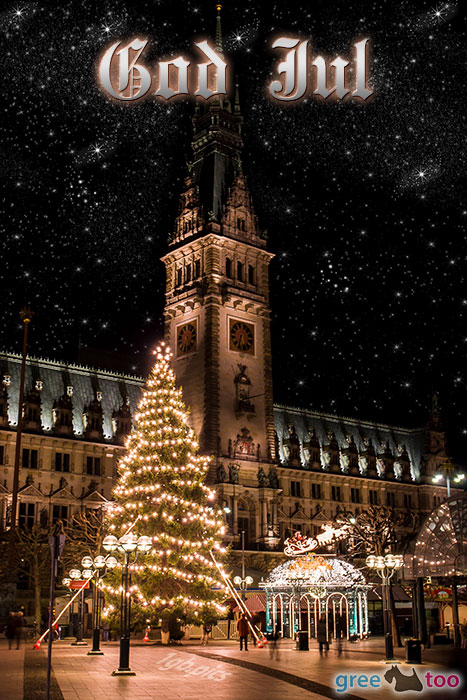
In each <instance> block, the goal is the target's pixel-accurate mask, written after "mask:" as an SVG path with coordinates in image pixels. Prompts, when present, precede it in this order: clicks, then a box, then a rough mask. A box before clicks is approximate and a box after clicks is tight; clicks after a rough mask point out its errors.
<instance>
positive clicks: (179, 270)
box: [177, 267, 182, 287]
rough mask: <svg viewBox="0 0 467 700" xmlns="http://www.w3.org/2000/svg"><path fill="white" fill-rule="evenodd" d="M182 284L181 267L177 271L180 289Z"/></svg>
mask: <svg viewBox="0 0 467 700" xmlns="http://www.w3.org/2000/svg"><path fill="white" fill-rule="evenodd" d="M181 283H182V268H181V267H180V268H179V269H178V270H177V287H180V285H181Z"/></svg>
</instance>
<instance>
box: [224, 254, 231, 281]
mask: <svg viewBox="0 0 467 700" xmlns="http://www.w3.org/2000/svg"><path fill="white" fill-rule="evenodd" d="M225 276H226V277H230V278H232V261H231V259H230V258H226V259H225Z"/></svg>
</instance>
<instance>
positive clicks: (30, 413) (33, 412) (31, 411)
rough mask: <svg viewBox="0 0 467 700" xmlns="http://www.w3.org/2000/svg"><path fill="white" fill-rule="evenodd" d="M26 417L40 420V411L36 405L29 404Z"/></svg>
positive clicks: (31, 419)
mask: <svg viewBox="0 0 467 700" xmlns="http://www.w3.org/2000/svg"><path fill="white" fill-rule="evenodd" d="M26 418H27V420H30V421H31V422H32V421H34V422H37V421H38V420H39V411H38V410H37V408H36V406H28V409H27V412H26Z"/></svg>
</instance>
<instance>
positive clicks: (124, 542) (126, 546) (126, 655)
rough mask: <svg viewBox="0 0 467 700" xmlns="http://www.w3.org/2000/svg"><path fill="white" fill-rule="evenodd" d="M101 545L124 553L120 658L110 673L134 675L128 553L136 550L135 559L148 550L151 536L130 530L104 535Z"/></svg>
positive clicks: (106, 549) (150, 545)
mask: <svg viewBox="0 0 467 700" xmlns="http://www.w3.org/2000/svg"><path fill="white" fill-rule="evenodd" d="M102 546H103V548H104V549H105V551H106V552H117V551H118V552H123V554H124V565H123V567H122V584H121V593H120V659H119V664H118V668H117V669H116V670H115V671H113V672H112V675H113V676H134V675H135V673H134V671H132V670H131V669H130V612H131V600H130V593H129V588H130V575H129V565H130V554H132V553H133V552H136V555H135V561H136V560H137V558H138V555H139V553H140V552H141V553H142V554H145V553H146V552H149V550H150V549H151V547H152V538H151V537H148V536H147V535H141V537H137V536H136V535H135V534H134V533H132V532H129V533H127V534H126V535H122V536H121V537H120V538H117V537H115V535H107V537H104V540H103V542H102Z"/></svg>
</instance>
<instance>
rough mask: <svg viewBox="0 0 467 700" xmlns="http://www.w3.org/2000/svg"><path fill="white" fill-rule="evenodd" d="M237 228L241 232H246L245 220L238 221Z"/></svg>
mask: <svg viewBox="0 0 467 700" xmlns="http://www.w3.org/2000/svg"><path fill="white" fill-rule="evenodd" d="M237 228H238V230H239V231H244V230H245V219H240V218H238V219H237Z"/></svg>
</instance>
